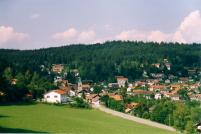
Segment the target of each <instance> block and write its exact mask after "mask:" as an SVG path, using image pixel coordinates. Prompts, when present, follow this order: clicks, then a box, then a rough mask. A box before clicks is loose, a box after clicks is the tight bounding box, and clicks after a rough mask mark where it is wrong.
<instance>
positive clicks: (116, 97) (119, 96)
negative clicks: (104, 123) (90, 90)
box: [108, 94, 123, 101]
mask: <svg viewBox="0 0 201 134" xmlns="http://www.w3.org/2000/svg"><path fill="white" fill-rule="evenodd" d="M108 96H109V97H110V98H112V99H114V100H116V101H121V100H123V97H122V96H121V95H119V94H108Z"/></svg>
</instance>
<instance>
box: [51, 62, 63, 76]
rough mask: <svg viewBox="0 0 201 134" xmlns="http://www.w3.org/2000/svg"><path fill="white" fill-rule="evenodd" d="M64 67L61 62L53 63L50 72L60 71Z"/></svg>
mask: <svg viewBox="0 0 201 134" xmlns="http://www.w3.org/2000/svg"><path fill="white" fill-rule="evenodd" d="M63 69H64V66H63V65H62V64H53V65H52V72H54V73H59V74H60V73H61V72H62V71H63Z"/></svg>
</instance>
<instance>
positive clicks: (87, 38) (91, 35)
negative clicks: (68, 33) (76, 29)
mask: <svg viewBox="0 0 201 134" xmlns="http://www.w3.org/2000/svg"><path fill="white" fill-rule="evenodd" d="M95 36H96V33H95V32H94V31H93V30H89V31H83V32H81V33H80V34H79V36H78V42H91V41H94V39H95Z"/></svg>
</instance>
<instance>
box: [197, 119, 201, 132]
mask: <svg viewBox="0 0 201 134" xmlns="http://www.w3.org/2000/svg"><path fill="white" fill-rule="evenodd" d="M196 126H197V131H198V132H200V133H201V122H200V123H198V124H197V125H196Z"/></svg>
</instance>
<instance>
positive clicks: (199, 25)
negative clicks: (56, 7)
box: [52, 10, 201, 43]
mask: <svg viewBox="0 0 201 134" xmlns="http://www.w3.org/2000/svg"><path fill="white" fill-rule="evenodd" d="M110 28H111V26H110V25H108V24H107V25H104V30H105V31H107V32H108V31H109V29H110ZM52 38H53V39H54V40H56V41H60V42H63V43H98V42H100V43H102V42H104V41H106V40H137V41H154V42H162V41H164V42H179V43H192V42H201V15H200V11H199V10H196V11H193V12H191V13H190V14H189V15H187V16H186V17H185V18H184V20H183V21H182V22H181V23H180V24H179V26H178V28H176V30H175V31H174V32H172V33H165V32H162V31H160V30H151V31H146V30H138V29H129V30H124V31H121V32H120V33H119V34H117V35H112V36H103V37H101V38H97V36H96V32H95V31H94V30H93V28H90V29H88V30H84V31H78V30H76V29H75V28H69V29H68V30H66V31H64V32H60V33H56V34H54V35H53V36H52Z"/></svg>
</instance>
